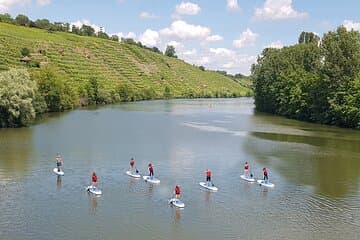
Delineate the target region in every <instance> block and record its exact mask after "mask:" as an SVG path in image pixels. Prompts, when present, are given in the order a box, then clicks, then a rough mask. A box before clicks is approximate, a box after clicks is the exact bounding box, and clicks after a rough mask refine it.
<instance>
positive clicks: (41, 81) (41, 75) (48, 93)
mask: <svg viewBox="0 0 360 240" xmlns="http://www.w3.org/2000/svg"><path fill="white" fill-rule="evenodd" d="M32 78H33V79H34V80H35V81H36V82H37V85H38V89H39V92H40V94H41V95H42V96H43V97H44V100H45V103H46V106H47V111H49V112H59V111H64V110H67V109H72V108H74V107H75V106H77V103H78V102H79V99H78V96H77V95H76V91H75V90H74V89H73V88H72V87H71V85H70V84H69V83H68V82H66V80H65V79H64V78H63V75H62V74H61V73H60V72H59V70H57V69H56V68H54V67H52V66H47V67H44V68H41V70H40V71H38V72H34V73H33V75H32Z"/></svg>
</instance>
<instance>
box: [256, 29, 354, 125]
mask: <svg viewBox="0 0 360 240" xmlns="http://www.w3.org/2000/svg"><path fill="white" fill-rule="evenodd" d="M315 36H316V35H315ZM301 39H304V41H300V40H301ZM314 39H315V40H316V41H315V40H314ZM317 41H318V40H317V39H316V37H314V36H313V35H311V34H308V33H304V32H303V33H302V34H301V35H300V38H299V42H300V43H299V44H297V45H294V46H290V47H285V48H283V49H264V51H263V53H262V55H261V56H260V57H259V58H258V62H257V64H256V65H254V66H253V69H252V74H253V76H252V78H253V80H254V88H255V104H256V108H257V109H258V110H260V111H265V112H270V113H275V114H279V115H283V116H287V117H290V118H296V119H300V120H307V121H314V122H319V123H326V124H333V125H338V126H343V127H351V128H355V127H357V128H359V127H360V116H359V115H360V104H359V90H360V89H359V76H360V33H359V32H355V31H347V30H346V29H345V28H344V27H339V28H338V29H337V30H336V31H334V32H329V33H327V34H325V35H324V37H323V39H322V42H321V44H320V46H318V44H317ZM304 43H306V44H304Z"/></svg>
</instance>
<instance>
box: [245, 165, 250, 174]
mask: <svg viewBox="0 0 360 240" xmlns="http://www.w3.org/2000/svg"><path fill="white" fill-rule="evenodd" d="M249 169H250V165H249V163H248V162H245V165H244V176H245V177H249Z"/></svg>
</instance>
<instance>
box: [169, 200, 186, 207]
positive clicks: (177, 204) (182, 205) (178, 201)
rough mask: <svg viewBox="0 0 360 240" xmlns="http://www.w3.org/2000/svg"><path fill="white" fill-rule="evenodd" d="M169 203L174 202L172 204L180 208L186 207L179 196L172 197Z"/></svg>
mask: <svg viewBox="0 0 360 240" xmlns="http://www.w3.org/2000/svg"><path fill="white" fill-rule="evenodd" d="M169 204H172V205H174V206H175V207H178V208H183V207H185V203H183V202H182V201H181V200H179V199H177V198H172V199H170V200H169Z"/></svg>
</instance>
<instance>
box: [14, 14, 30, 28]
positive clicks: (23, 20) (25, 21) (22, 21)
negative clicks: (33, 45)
mask: <svg viewBox="0 0 360 240" xmlns="http://www.w3.org/2000/svg"><path fill="white" fill-rule="evenodd" d="M15 23H16V24H17V25H20V26H29V23H30V19H29V18H28V17H27V16H25V15H23V14H19V15H17V16H16V18H15Z"/></svg>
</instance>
